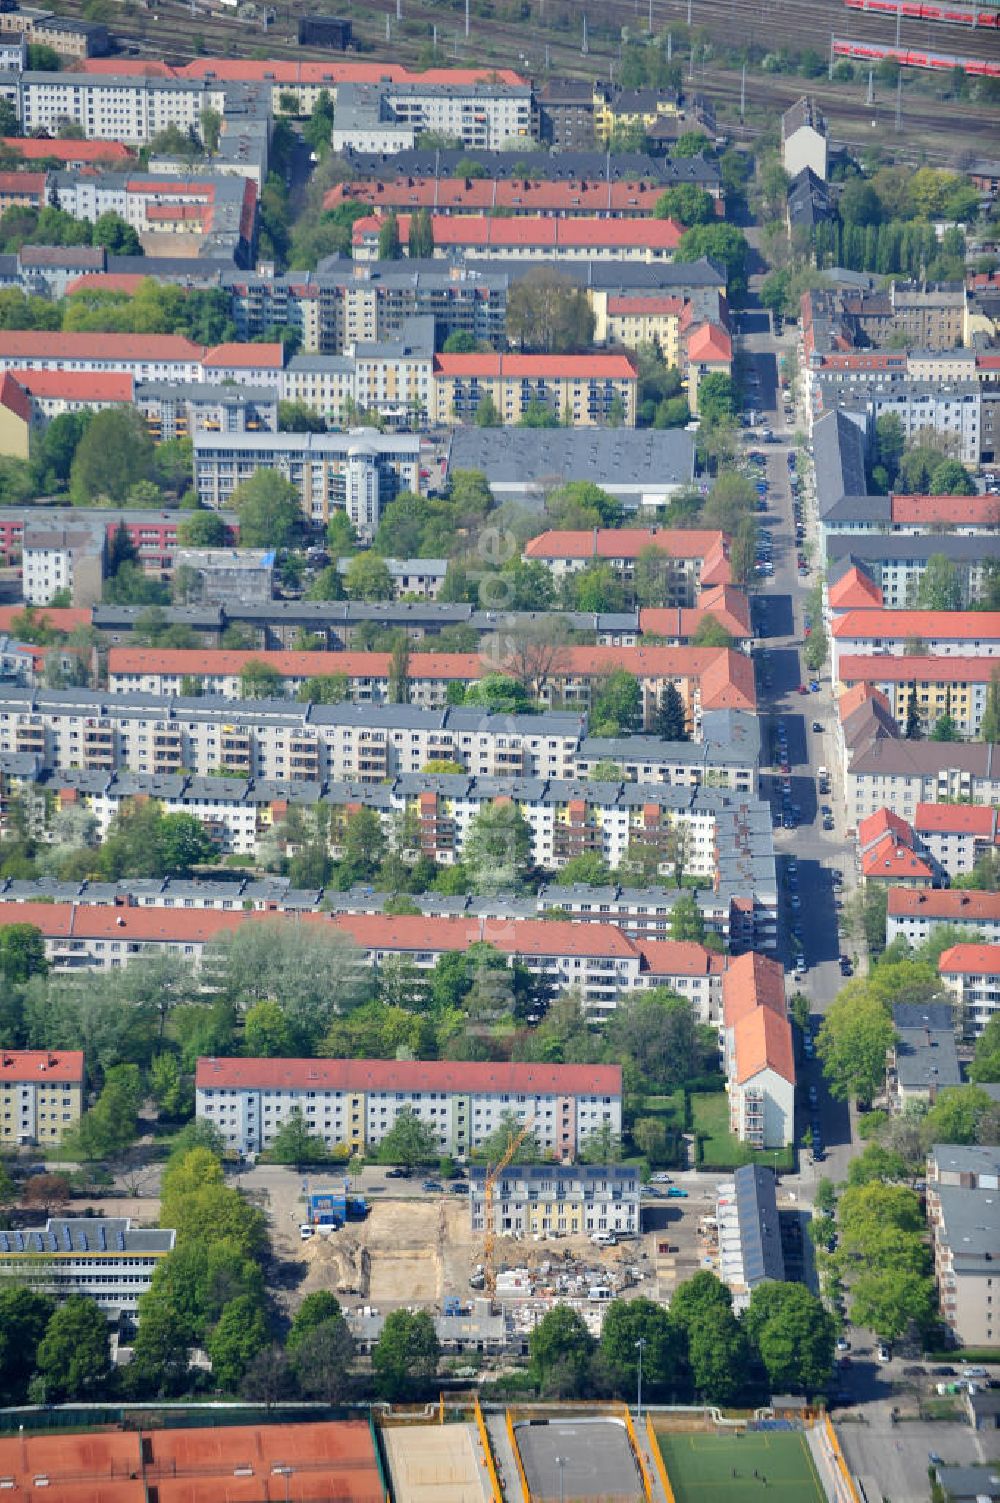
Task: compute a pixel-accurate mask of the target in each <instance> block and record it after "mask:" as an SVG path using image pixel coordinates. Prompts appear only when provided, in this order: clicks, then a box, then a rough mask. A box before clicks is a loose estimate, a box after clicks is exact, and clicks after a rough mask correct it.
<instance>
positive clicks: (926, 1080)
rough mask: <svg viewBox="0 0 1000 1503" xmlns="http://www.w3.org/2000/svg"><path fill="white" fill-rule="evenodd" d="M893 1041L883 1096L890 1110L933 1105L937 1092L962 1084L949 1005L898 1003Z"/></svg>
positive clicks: (937, 1003) (952, 1013) (952, 1017)
mask: <svg viewBox="0 0 1000 1503" xmlns="http://www.w3.org/2000/svg"><path fill="white" fill-rule="evenodd" d="M892 1022H893V1026H894V1028H895V1030H896V1038H895V1042H894V1043H893V1044H892V1046H891V1048H890V1049H889V1051H888V1054H887V1057H886V1070H885V1075H886V1096H887V1098H888V1101H889V1105H890V1108H891V1110H892V1111H896V1112H902V1111H905V1110H906V1109H907V1107H908V1106H911V1105H913V1104H914V1103H920V1104H922V1105H923V1106H933V1105H934V1102H935V1101H936V1100H937V1097H938V1093H939V1092H940V1091H944V1090H948V1089H949V1088H952V1087H954V1086H959V1085H961V1084H962V1070H961V1067H960V1065H959V1062H958V1051H957V1049H956V1047H955V1018H954V1012H953V1010H952V1007H951V1004H950V1003H949V1002H897V1003H895V1004H894V1005H893V1009H892Z"/></svg>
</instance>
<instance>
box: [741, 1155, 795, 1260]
mask: <svg viewBox="0 0 1000 1503" xmlns="http://www.w3.org/2000/svg"><path fill="white" fill-rule="evenodd" d="M733 1181H734V1183H735V1185H736V1209H737V1213H738V1215H739V1222H740V1246H741V1248H742V1251H743V1274H744V1277H745V1279H746V1284H747V1287H748V1288H749V1289H754V1288H756V1286H757V1285H758V1284H761V1283H763V1282H764V1280H765V1279H776V1280H778V1281H779V1282H783V1281H784V1277H785V1259H784V1256H783V1254H782V1251H781V1228H780V1225H779V1222H778V1203H777V1199H776V1196H775V1186H774V1170H773V1169H769V1168H767V1167H766V1165H762V1164H744V1165H743V1166H742V1167H741V1168H739V1169H737V1170H736V1173H735V1174H734V1175H733Z"/></svg>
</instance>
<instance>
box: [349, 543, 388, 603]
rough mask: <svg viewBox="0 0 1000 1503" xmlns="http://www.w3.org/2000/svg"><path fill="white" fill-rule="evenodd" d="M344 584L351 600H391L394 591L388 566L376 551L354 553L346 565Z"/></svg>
mask: <svg viewBox="0 0 1000 1503" xmlns="http://www.w3.org/2000/svg"><path fill="white" fill-rule="evenodd" d="M344 585H345V587H346V589H347V594H348V597H349V599H351V600H368V601H372V602H376V601H381V600H391V599H392V597H393V593H394V589H393V582H392V575H391V574H390V573H389V566H388V564H387V563H386V562H385V559H383V558H379V556H378V554H377V553H356V554H355V555H354V557H353V558H352V559H351V560H350V562H349V563H348V565H347V570H346V572H345V574H344Z"/></svg>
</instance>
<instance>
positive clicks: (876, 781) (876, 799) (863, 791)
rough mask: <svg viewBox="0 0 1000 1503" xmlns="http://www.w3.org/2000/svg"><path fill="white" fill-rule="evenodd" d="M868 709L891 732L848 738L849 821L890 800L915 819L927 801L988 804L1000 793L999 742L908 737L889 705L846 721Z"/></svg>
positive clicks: (873, 719) (875, 721)
mask: <svg viewBox="0 0 1000 1503" xmlns="http://www.w3.org/2000/svg"><path fill="white" fill-rule="evenodd" d="M875 692H876V693H877V692H878V691H875ZM845 698H846V696H845ZM879 698H880V699H881V698H883V696H881V695H880V696H879ZM871 703H872V702H871V701H869V705H870V704H871ZM876 704H877V702H876ZM866 715H868V716H869V718H870V723H872V724H873V725H874V726H875V727H876V728H878V727H881V728H882V729H883V730H884V731H887V732H888V734H883V735H877V734H866V735H864V736H863V737H862V738H861V739H860V740H859V741H858V742H857V744H854V743H853V742H852V741H851V740H848V739H846V738H845V744H846V747H847V749H848V755H849V762H848V765H847V771H846V773H845V788H846V794H847V810H848V821H849V823H851V824H854V825H856V824H857V823H858V822H859V820H862V819H864V818H865V816H866V815H868V814H873V813H874V812H875V810H876V809H880V808H883V807H886V806H889V807H891V808H893V809H897V810H898V811H899V812H900V814H901V815H902V816H903V818H904V819H908V820H912V819H914V818H915V817H916V812H917V809H918V807H919V805H920V804H921V803H922V802H932V803H941V802H944V801H946V800H958V801H964V802H966V803H973V804H989V803H992V802H995V801H996V800H997V799H998V798H1000V752H998V750H997V748H996V747H995V746H990V745H987V744H984V743H981V742H980V743H975V744H967V745H961V744H958V743H955V742H952V743H948V742H935V741H907V740H905V739H903V738H902V737H900V735H899V727H898V725H897V723H896V721H895V719H893V718H891V714H890V711H889V709H888V706H887V705H886V707H885V709H884V710H879V709H877V708H876V709H875V710H874V711H870V710H868V709H862V710H859V711H858V712H857V715H856V716H850V717H848V720H847V722H846V726H847V727H848V728H849V727H850V725H851V722H852V721H853V720H854V719H856V718H862V719H863V718H865V716H866ZM886 722H888V725H886Z"/></svg>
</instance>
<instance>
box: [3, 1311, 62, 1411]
mask: <svg viewBox="0 0 1000 1503" xmlns="http://www.w3.org/2000/svg"><path fill="white" fill-rule="evenodd" d="M53 1309H54V1306H53V1303H52V1301H51V1300H50V1299H49V1298H48V1296H47V1295H44V1294H38V1293H36V1291H35V1290H34V1289H29V1288H27V1287H25V1286H23V1285H21V1284H17V1283H11V1285H10V1287H8V1288H6V1289H0V1403H3V1404H6V1405H11V1404H23V1403H25V1402H26V1401H27V1397H28V1381H29V1379H30V1378H31V1375H32V1373H33V1372H34V1370H35V1364H36V1359H37V1352H38V1345H39V1342H40V1341H41V1340H42V1337H43V1336H44V1335H45V1330H46V1327H47V1325H48V1323H49V1320H50V1319H51V1317H52V1312H53Z"/></svg>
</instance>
